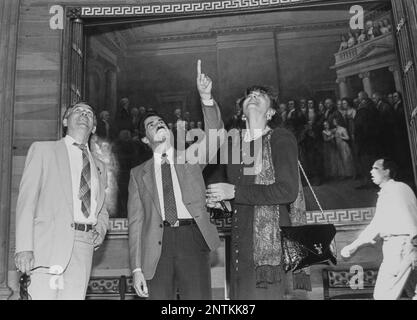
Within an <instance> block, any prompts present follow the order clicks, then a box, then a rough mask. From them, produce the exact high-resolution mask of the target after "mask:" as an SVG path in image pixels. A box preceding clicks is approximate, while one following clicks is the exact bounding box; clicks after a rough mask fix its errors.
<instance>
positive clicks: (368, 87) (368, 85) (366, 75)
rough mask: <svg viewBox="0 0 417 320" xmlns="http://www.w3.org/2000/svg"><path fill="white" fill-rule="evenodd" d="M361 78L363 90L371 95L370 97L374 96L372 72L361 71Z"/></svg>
mask: <svg viewBox="0 0 417 320" xmlns="http://www.w3.org/2000/svg"><path fill="white" fill-rule="evenodd" d="M359 78H361V79H362V83H363V90H364V91H365V92H366V93H367V94H368V95H369V97H372V94H373V88H372V82H371V72H370V71H367V72H363V73H360V74H359Z"/></svg>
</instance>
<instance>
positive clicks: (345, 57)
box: [334, 32, 394, 66]
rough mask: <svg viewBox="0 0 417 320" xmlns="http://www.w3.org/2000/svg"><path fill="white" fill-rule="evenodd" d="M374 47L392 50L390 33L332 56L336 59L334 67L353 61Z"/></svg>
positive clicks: (392, 43)
mask: <svg viewBox="0 0 417 320" xmlns="http://www.w3.org/2000/svg"><path fill="white" fill-rule="evenodd" d="M374 47H386V48H394V39H393V35H392V32H390V33H387V34H384V35H382V36H379V37H376V38H374V39H372V40H368V41H365V42H362V43H359V44H357V45H355V46H353V47H352V48H349V49H346V50H343V51H340V52H337V53H336V54H335V55H334V56H335V59H336V66H337V65H339V64H344V63H346V62H348V61H350V60H353V59H355V58H356V57H358V56H360V55H361V54H362V53H363V52H365V51H368V50H369V49H370V48H374Z"/></svg>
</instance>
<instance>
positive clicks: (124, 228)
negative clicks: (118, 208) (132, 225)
mask: <svg viewBox="0 0 417 320" xmlns="http://www.w3.org/2000/svg"><path fill="white" fill-rule="evenodd" d="M128 230H129V228H128V221H127V219H124V218H117V219H110V221H109V232H108V233H109V234H111V235H118V234H121V235H123V234H127V232H128Z"/></svg>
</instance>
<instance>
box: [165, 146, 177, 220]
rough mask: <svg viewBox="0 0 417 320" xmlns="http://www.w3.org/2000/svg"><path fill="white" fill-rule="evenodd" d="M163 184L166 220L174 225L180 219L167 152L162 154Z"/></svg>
mask: <svg viewBox="0 0 417 320" xmlns="http://www.w3.org/2000/svg"><path fill="white" fill-rule="evenodd" d="M161 171H162V186H163V195H164V208H165V220H166V221H168V223H169V224H171V225H174V224H175V223H176V222H177V220H178V214H177V205H176V203H175V196H174V187H173V184H172V175H171V166H170V164H169V161H168V159H167V155H166V153H164V154H162V163H161Z"/></svg>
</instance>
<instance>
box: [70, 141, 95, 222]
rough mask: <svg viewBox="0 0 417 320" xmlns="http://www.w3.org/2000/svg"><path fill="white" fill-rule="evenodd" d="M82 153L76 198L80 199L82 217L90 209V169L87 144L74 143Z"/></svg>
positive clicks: (87, 214) (86, 215) (85, 215)
mask: <svg viewBox="0 0 417 320" xmlns="http://www.w3.org/2000/svg"><path fill="white" fill-rule="evenodd" d="M74 145H75V146H77V147H78V148H80V149H81V151H82V153H83V168H82V170H81V179H80V192H79V194H78V199H80V200H81V211H82V213H83V215H84V217H86V218H88V217H89V216H90V210H91V169H90V159H89V157H88V151H87V146H86V145H85V144H78V143H74Z"/></svg>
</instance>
